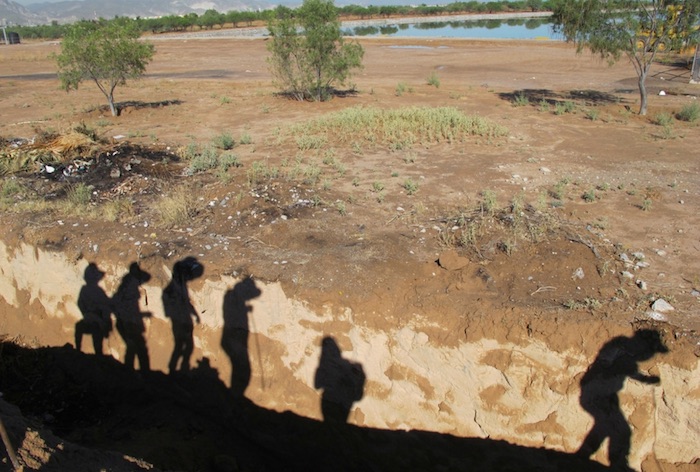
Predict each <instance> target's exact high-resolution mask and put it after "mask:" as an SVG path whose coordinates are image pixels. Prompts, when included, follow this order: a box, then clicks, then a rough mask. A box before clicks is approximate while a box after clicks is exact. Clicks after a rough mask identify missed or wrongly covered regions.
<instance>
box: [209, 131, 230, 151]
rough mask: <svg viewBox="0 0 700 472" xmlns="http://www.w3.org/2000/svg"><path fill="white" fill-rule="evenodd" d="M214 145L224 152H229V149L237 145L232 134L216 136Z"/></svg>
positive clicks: (213, 141)
mask: <svg viewBox="0 0 700 472" xmlns="http://www.w3.org/2000/svg"><path fill="white" fill-rule="evenodd" d="M212 143H213V144H214V146H215V147H217V148H219V149H223V150H224V151H228V150H229V149H232V148H233V146H234V145H235V144H236V141H234V139H233V136H231V133H222V134H220V135H218V136H215V137H214V139H213V140H212Z"/></svg>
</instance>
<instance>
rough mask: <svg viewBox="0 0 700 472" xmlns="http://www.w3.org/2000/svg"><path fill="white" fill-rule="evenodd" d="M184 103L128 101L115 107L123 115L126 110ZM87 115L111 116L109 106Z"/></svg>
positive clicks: (88, 110) (180, 101)
mask: <svg viewBox="0 0 700 472" xmlns="http://www.w3.org/2000/svg"><path fill="white" fill-rule="evenodd" d="M183 103H185V102H183V101H182V100H178V99H176V100H160V101H157V102H142V101H139V100H127V101H125V102H117V103H115V104H114V106H115V107H116V109H117V112H118V113H119V115H121V114H122V113H123V112H124V111H126V110H130V109H132V110H142V109H144V108H163V107H170V106H176V105H182V104H183ZM85 111H86V113H94V112H99V113H107V114H111V112H110V110H109V105H96V106H94V107H92V108H88V109H86V110H85Z"/></svg>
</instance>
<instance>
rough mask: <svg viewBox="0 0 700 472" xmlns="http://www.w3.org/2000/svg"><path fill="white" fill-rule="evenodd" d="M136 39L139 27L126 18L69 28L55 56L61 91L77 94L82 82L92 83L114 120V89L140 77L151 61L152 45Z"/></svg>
mask: <svg viewBox="0 0 700 472" xmlns="http://www.w3.org/2000/svg"><path fill="white" fill-rule="evenodd" d="M139 36H140V32H139V28H138V24H137V23H136V22H135V21H133V20H130V19H128V18H116V19H114V20H111V21H106V20H99V21H80V22H78V23H76V24H74V25H73V26H71V27H70V29H69V30H68V32H67V33H66V35H65V37H64V38H63V42H62V43H61V54H59V55H58V56H56V60H57V62H58V77H59V79H60V80H61V86H62V87H63V89H64V90H66V91H68V92H69V91H71V90H78V86H79V85H80V83H81V82H82V81H83V80H92V81H94V82H95V84H97V87H98V88H99V89H100V91H101V92H102V93H103V94H104V95H105V97H107V101H108V102H109V109H110V111H111V112H112V116H117V115H118V112H117V108H116V107H115V105H114V89H115V88H116V87H117V85H123V84H125V83H126V81H127V79H137V78H139V77H141V76H142V75H143V73H144V71H145V70H146V65H147V64H148V63H149V62H150V61H151V59H152V58H153V54H154V47H153V45H152V44H147V43H143V42H141V41H139Z"/></svg>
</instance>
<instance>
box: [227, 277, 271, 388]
mask: <svg viewBox="0 0 700 472" xmlns="http://www.w3.org/2000/svg"><path fill="white" fill-rule="evenodd" d="M261 294H262V292H261V291H260V289H259V288H258V287H257V285H256V284H255V281H254V280H253V279H252V278H250V277H246V278H245V279H243V280H241V281H240V282H238V283H237V284H236V285H235V286H234V287H233V288H232V289H231V290H229V291H228V292H226V295H224V332H223V335H222V337H221V347H222V348H223V350H224V352H225V353H226V354H227V355H228V357H229V358H230V359H231V392H232V394H233V396H234V398H237V399H242V398H243V397H244V394H245V390H246V388H248V384H249V383H250V375H251V369H250V356H249V353H248V337H249V335H250V329H249V324H248V322H249V320H248V314H249V313H250V312H252V311H253V308H252V307H251V306H250V305H249V304H248V301H249V300H252V299H254V298H257V297H259V296H260V295H261Z"/></svg>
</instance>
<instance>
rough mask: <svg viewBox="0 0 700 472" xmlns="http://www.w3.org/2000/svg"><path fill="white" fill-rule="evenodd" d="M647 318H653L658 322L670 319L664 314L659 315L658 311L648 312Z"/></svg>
mask: <svg viewBox="0 0 700 472" xmlns="http://www.w3.org/2000/svg"><path fill="white" fill-rule="evenodd" d="M646 315H647V317H649V318H651V319H652V320H656V321H668V318H666V315H664V314H663V313H659V312H658V311H652V310H650V311H647V313H646Z"/></svg>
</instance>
